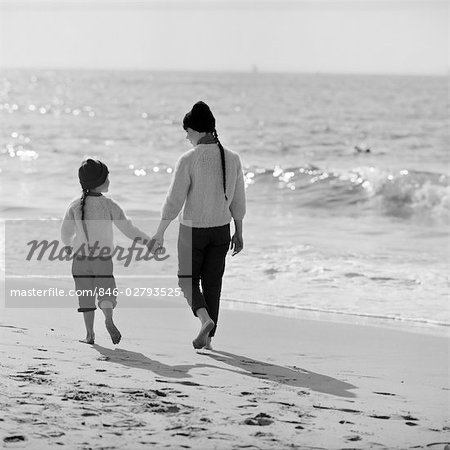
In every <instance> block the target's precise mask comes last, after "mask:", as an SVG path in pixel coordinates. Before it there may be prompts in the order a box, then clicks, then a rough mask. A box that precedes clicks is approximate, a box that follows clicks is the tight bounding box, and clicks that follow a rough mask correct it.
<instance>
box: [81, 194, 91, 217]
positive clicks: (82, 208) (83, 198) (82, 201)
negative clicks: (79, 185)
mask: <svg viewBox="0 0 450 450" xmlns="http://www.w3.org/2000/svg"><path fill="white" fill-rule="evenodd" d="M88 191H89V189H83V194H81V220H84V204H85V203H86V197H87V194H88Z"/></svg>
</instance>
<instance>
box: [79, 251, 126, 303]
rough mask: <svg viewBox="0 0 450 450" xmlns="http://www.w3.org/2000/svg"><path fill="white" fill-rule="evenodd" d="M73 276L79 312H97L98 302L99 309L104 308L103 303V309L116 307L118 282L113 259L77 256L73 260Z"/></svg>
mask: <svg viewBox="0 0 450 450" xmlns="http://www.w3.org/2000/svg"><path fill="white" fill-rule="evenodd" d="M72 275H73V278H74V280H75V289H76V291H77V292H76V294H77V295H78V302H79V306H80V307H79V308H78V311H79V312H86V311H95V310H96V309H97V308H96V306H95V301H96V300H98V306H99V308H102V303H103V308H115V307H116V305H117V300H116V299H117V296H116V295H114V294H115V290H116V281H115V280H114V275H113V262H112V258H111V257H108V258H104V257H101V258H100V257H98V256H85V255H76V256H75V257H74V258H73V263H72ZM104 302H109V304H107V303H104Z"/></svg>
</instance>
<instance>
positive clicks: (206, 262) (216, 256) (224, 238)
mask: <svg viewBox="0 0 450 450" xmlns="http://www.w3.org/2000/svg"><path fill="white" fill-rule="evenodd" d="M211 232H212V233H213V237H212V239H211V244H210V245H208V247H207V248H206V249H205V252H204V259H203V266H202V271H201V279H202V290H203V295H204V297H205V302H206V304H207V307H208V311H209V314H210V316H211V319H212V320H213V321H214V323H215V326H214V328H212V329H211V331H210V332H209V336H210V337H213V336H214V335H215V333H216V329H217V322H218V319H219V305H220V293H221V290H222V278H223V274H224V271H225V259H226V256H227V253H228V250H229V248H230V227H229V225H225V226H224V227H218V228H215V229H214V230H211Z"/></svg>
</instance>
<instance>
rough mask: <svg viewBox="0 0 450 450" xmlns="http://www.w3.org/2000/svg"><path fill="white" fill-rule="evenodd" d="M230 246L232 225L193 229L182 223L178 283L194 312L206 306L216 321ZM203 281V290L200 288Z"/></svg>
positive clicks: (212, 334)
mask: <svg viewBox="0 0 450 450" xmlns="http://www.w3.org/2000/svg"><path fill="white" fill-rule="evenodd" d="M229 247H230V224H227V225H224V226H221V227H213V228H191V227H187V226H185V225H181V224H180V233H179V235H178V285H179V286H180V288H181V289H182V291H183V294H184V296H185V298H186V300H187V302H188V303H189V306H190V307H191V309H192V312H193V313H194V315H195V316H196V315H197V310H198V309H199V308H206V310H207V311H208V314H209V315H210V317H211V319H212V320H213V321H214V323H215V324H216V325H215V326H214V328H213V329H212V330H211V331H210V333H209V335H210V336H214V334H215V332H216V328H217V320H218V318H219V302H220V292H221V289H222V277H223V273H224V271H225V257H226V255H227V252H228V249H229ZM200 283H201V290H200Z"/></svg>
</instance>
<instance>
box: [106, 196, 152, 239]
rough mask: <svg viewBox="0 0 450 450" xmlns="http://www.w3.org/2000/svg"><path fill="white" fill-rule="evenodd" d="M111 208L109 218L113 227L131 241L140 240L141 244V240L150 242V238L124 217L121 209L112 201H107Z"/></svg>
mask: <svg viewBox="0 0 450 450" xmlns="http://www.w3.org/2000/svg"><path fill="white" fill-rule="evenodd" d="M109 201H110V208H111V218H112V220H113V222H114V225H115V226H116V227H117V228H118V229H119V230H120V231H121V232H122V233H123V234H124V235H125V236H126V237H128V238H130V239H131V240H132V241H134V240H136V239H137V240H140V241H141V242H140V243H141V244H143V242H142V241H143V240H146V241H147V242H148V243H149V242H150V240H151V238H150V236H149V235H148V234H147V233H145V232H144V231H142V230H141V229H140V228H138V227H137V226H136V225H134V224H133V222H132V221H131V220H130V219H129V218H128V217H127V216H126V215H125V212H124V211H123V209H122V208H121V207H120V206H119V205H118V204H117V203H116V202H114V201H113V200H111V199H109Z"/></svg>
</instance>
